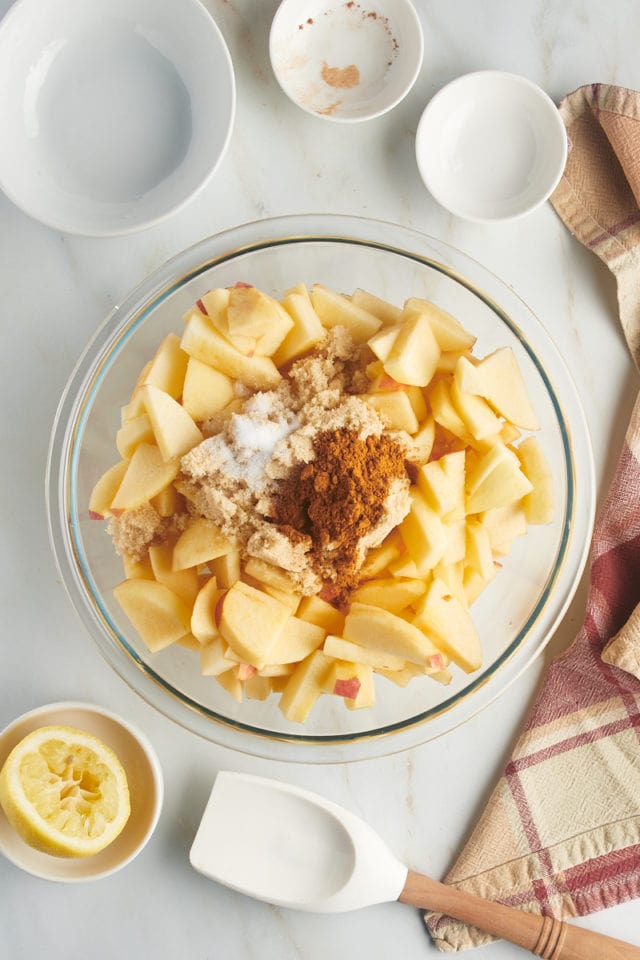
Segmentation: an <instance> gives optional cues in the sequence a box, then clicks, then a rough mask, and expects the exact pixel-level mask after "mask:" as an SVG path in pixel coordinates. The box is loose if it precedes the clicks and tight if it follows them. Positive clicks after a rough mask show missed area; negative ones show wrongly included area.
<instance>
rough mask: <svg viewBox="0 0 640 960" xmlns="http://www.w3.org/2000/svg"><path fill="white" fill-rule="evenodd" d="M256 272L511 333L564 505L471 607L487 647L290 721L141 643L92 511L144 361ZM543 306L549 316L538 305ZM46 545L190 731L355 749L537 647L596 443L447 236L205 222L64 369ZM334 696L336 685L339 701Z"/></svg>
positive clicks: (239, 740)
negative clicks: (220, 289) (430, 309)
mask: <svg viewBox="0 0 640 960" xmlns="http://www.w3.org/2000/svg"><path fill="white" fill-rule="evenodd" d="M238 280H243V281H248V282H251V283H253V284H255V285H256V286H258V287H260V288H262V289H265V290H267V291H269V292H271V293H274V294H282V293H283V292H284V291H285V290H287V289H288V288H290V287H292V286H293V285H295V284H296V283H298V282H300V281H304V282H305V283H306V284H308V285H311V284H312V283H314V282H319V283H323V284H326V285H327V286H330V287H332V288H333V289H335V290H339V291H346V292H350V291H353V290H354V289H355V288H357V287H362V288H365V289H368V290H370V291H371V292H373V293H374V294H377V295H378V296H381V297H384V298H387V299H388V300H390V301H392V302H394V303H398V304H401V303H402V302H403V301H404V300H405V298H407V297H408V296H412V295H413V296H418V297H425V298H428V299H431V300H433V301H435V302H436V303H437V304H439V305H440V306H442V307H444V308H445V309H446V310H448V311H449V312H451V313H452V314H454V315H455V316H457V317H459V318H460V319H461V320H462V321H463V323H464V324H465V326H466V327H467V328H468V329H469V330H470V331H472V332H473V333H474V334H475V335H476V336H477V338H478V343H477V348H476V352H477V354H478V355H484V354H486V353H488V352H490V351H491V350H494V349H496V348H497V347H499V346H511V347H512V348H513V350H514V352H515V354H516V357H517V359H518V361H519V364H520V366H521V369H522V371H523V375H524V377H525V380H526V384H527V388H528V391H529V394H530V396H531V400H532V402H533V405H534V408H535V410H536V412H537V416H538V418H539V421H540V424H541V430H540V442H541V443H542V445H543V449H544V451H545V453H546V456H547V458H548V460H549V462H550V464H551V466H552V469H553V484H554V493H555V501H556V515H555V519H554V521H553V523H551V524H549V525H547V526H538V527H532V528H530V529H529V531H528V533H527V534H526V536H524V537H521V538H519V539H517V540H516V541H515V543H514V548H513V550H512V552H511V553H510V555H509V556H508V557H506V558H504V565H503V568H502V569H501V570H500V572H499V574H498V576H496V577H495V579H494V580H493V581H492V582H491V584H490V585H489V586H488V587H487V589H486V590H485V591H484V592H483V593H482V594H481V596H480V598H479V599H478V600H477V601H476V603H475V604H474V605H473V607H472V612H473V617H474V620H475V622H476V625H477V627H478V629H479V632H480V635H481V640H482V646H483V651H484V663H483V666H482V668H481V669H480V670H478V671H477V672H476V673H473V674H470V675H467V674H464V673H463V672H462V671H460V670H458V669H455V671H454V679H453V681H452V682H451V684H450V685H449V686H442V685H440V684H438V683H435V682H434V681H432V680H430V679H429V678H425V677H423V678H420V679H415V680H412V681H411V683H410V684H409V685H408V686H407V687H406V688H404V689H401V688H399V687H397V686H395V685H394V684H392V683H390V682H389V681H387V680H385V679H384V678H379V680H378V684H377V702H376V705H375V707H373V708H372V709H368V710H353V711H352V710H346V709H345V708H344V706H343V704H342V701H341V700H339V698H337V697H322V698H321V699H320V701H319V702H318V703H317V704H316V706H315V707H314V709H313V711H312V713H311V716H310V718H309V720H308V721H307V722H306V723H305V724H304V725H302V724H297V723H292V722H289V721H287V720H286V719H285V718H284V716H283V715H282V713H281V712H280V710H279V708H278V702H277V697H276V696H275V695H273V696H271V697H269V699H267V700H265V701H263V702H258V701H246V702H244V703H242V704H238V703H236V702H235V701H234V700H233V699H232V698H231V697H230V696H229V694H228V693H226V691H225V690H223V689H222V688H221V687H220V686H219V685H218V684H217V683H216V681H215V680H214V679H212V678H211V677H203V676H201V675H200V664H199V658H198V655H197V653H193V652H192V651H190V650H188V649H185V648H184V647H182V646H174V647H171V648H168V649H165V650H163V651H161V652H159V653H155V654H151V653H149V651H148V650H147V649H146V647H145V646H144V644H143V643H142V641H141V640H140V638H139V637H138V636H137V634H136V632H135V631H134V630H133V629H132V627H131V625H130V624H129V622H128V621H127V619H126V617H125V616H124V614H123V612H122V610H121V609H120V608H119V606H118V604H117V603H116V601H115V599H114V597H113V594H112V590H113V587H114V586H115V585H116V583H118V582H119V581H120V580H121V579H122V576H123V574H122V565H121V562H120V559H119V558H118V557H117V556H116V555H115V552H114V550H113V547H112V544H111V540H110V538H109V536H108V534H107V532H106V531H105V524H104V522H101V521H96V520H92V519H91V518H90V516H89V509H88V505H89V497H90V494H91V490H92V488H93V485H94V484H95V482H96V480H97V479H98V478H99V477H100V475H101V474H102V473H103V471H104V470H106V469H107V468H108V467H110V466H111V464H112V463H114V462H115V461H116V459H117V454H116V452H115V446H114V439H115V434H116V430H117V429H118V427H119V424H120V408H121V407H122V405H123V404H124V403H126V402H127V399H128V397H129V395H130V393H131V391H132V389H133V387H134V384H135V382H136V378H137V376H138V373H139V371H140V369H141V368H142V366H143V364H144V363H145V361H146V360H147V359H148V358H149V357H150V356H151V355H152V353H153V352H154V351H155V349H156V347H157V345H158V343H159V342H160V340H161V339H162V338H163V337H164V336H165V335H166V334H167V333H169V332H170V331H175V332H178V333H179V332H180V330H181V328H182V326H183V322H182V319H181V318H182V315H183V313H184V312H185V311H186V310H187V309H188V308H189V307H190V306H191V305H192V304H193V303H194V302H195V301H196V300H197V299H198V298H199V297H200V296H202V294H203V293H204V292H205V291H206V290H208V289H209V288H211V287H216V286H227V285H231V284H233V283H235V282H236V281H238ZM548 319H549V320H551V319H552V318H548ZM47 497H48V508H49V518H50V527H51V536H52V542H53V547H54V551H55V555H56V560H57V563H58V566H59V569H60V573H61V576H62V579H63V581H64V583H65V586H66V588H67V590H68V592H69V594H70V597H71V600H72V602H73V604H74V606H75V607H76V609H77V611H78V613H79V614H80V616H81V617H82V620H83V622H84V624H85V626H86V629H87V633H88V634H89V635H90V636H91V637H92V638H93V640H95V641H96V643H97V645H98V648H99V649H100V651H101V652H102V653H103V655H104V656H105V657H106V659H107V660H108V661H109V663H111V664H112V666H113V667H114V668H115V670H116V671H117V672H118V673H119V674H120V676H121V677H122V678H123V679H124V680H126V681H127V683H129V684H130V686H131V687H133V688H134V689H135V690H137V691H138V692H139V693H140V694H142V696H143V697H145V698H146V699H147V700H148V701H149V702H150V703H152V704H154V705H155V706H156V707H157V708H158V709H159V710H161V711H162V712H163V713H165V714H167V715H168V716H170V717H172V718H173V719H174V720H176V721H178V722H179V723H181V724H183V725H184V726H185V727H187V728H189V729H191V730H193V731H194V732H196V733H198V734H200V735H202V736H204V737H207V738H209V739H211V740H213V741H216V742H218V743H222V744H225V745H227V746H231V747H234V748H236V749H239V750H242V751H245V752H247V753H255V754H259V755H264V756H267V757H274V758H278V759H287V760H301V761H304V762H312V761H338V760H353V759H356V758H360V757H369V756H375V755H376V754H383V753H391V752H394V751H397V750H401V749H403V748H405V747H410V746H414V745H415V744H417V743H420V742H422V741H425V740H429V739H432V738H434V737H437V736H440V735H442V734H444V733H446V732H447V731H448V730H450V729H451V728H452V727H455V726H457V725H458V724H461V723H464V721H465V720H466V719H468V718H469V717H470V716H472V715H473V714H474V713H476V712H477V711H478V710H479V709H481V708H482V707H484V706H486V705H487V704H489V703H490V702H491V701H492V700H493V699H494V698H495V697H496V696H498V695H499V694H500V693H501V692H502V691H503V690H505V689H506V687H507V686H508V685H509V683H511V681H512V680H513V679H514V678H515V677H517V676H518V675H519V674H520V672H521V671H522V670H523V669H524V668H525V667H526V666H527V664H528V663H530V662H531V660H532V659H533V658H534V657H535V656H536V655H537V654H538V653H539V652H540V651H541V650H542V648H543V647H544V645H545V643H546V642H547V640H548V639H549V637H550V636H551V634H552V633H553V630H554V628H555V627H556V625H557V624H558V622H559V620H560V618H561V617H562V615H563V613H564V611H565V610H566V608H567V605H568V603H569V601H570V599H571V597H572V595H573V592H574V590H575V587H576V584H577V580H578V577H579V575H580V573H581V571H582V568H583V565H584V562H585V558H586V555H587V551H588V546H589V540H590V534H591V526H592V521H593V508H594V483H593V467H592V459H591V450H590V444H589V438H588V433H587V428H586V425H585V420H584V415H583V413H582V410H581V407H580V404H579V401H578V397H577V394H576V391H575V388H574V386H573V383H572V381H571V378H570V376H569V374H568V373H567V369H566V367H565V365H564V363H563V361H562V359H561V358H560V356H559V355H558V353H557V351H556V349H555V347H554V346H553V343H552V342H551V340H550V339H549V336H548V335H547V333H546V332H545V329H544V327H543V325H542V324H541V323H540V321H539V320H538V319H537V318H536V317H535V316H534V315H533V314H532V313H531V311H530V310H529V309H528V308H527V307H526V306H525V304H524V303H523V302H522V300H520V299H519V298H518V297H517V295H516V294H515V293H513V292H512V291H511V290H510V289H509V288H508V287H507V286H505V285H504V284H503V283H501V282H500V281H499V280H498V279H497V278H496V277H494V276H493V275H492V274H490V273H489V272H488V271H486V270H485V269H483V268H482V267H481V266H480V265H479V264H477V263H476V262H474V261H473V260H471V259H469V258H468V257H466V256H465V255H464V254H462V253H460V252H459V251H457V250H454V249H453V248H452V247H449V246H447V245H446V244H444V243H441V242H440V241H438V240H434V239H432V238H429V237H425V236H423V235H421V234H419V233H416V232H414V231H412V230H407V229H404V228H401V227H398V226H394V225H393V224H388V223H381V222H377V221H368V220H361V219H356V218H352V217H336V216H323V215H317V216H296V217H284V218H281V219H276V220H263V221H260V222H258V223H252V224H247V225H244V226H241V227H238V228H236V229H233V230H230V231H227V232H226V233H222V234H220V235H218V236H215V237H211V238H209V239H208V240H204V241H202V242H201V243H199V244H197V245H196V246H195V247H192V248H191V249H190V250H187V251H185V252H184V253H182V254H180V255H179V256H178V257H176V258H175V259H173V260H172V261H170V262H169V263H168V264H166V265H165V266H164V267H162V268H161V269H160V270H158V271H157V272H156V273H154V274H153V275H152V276H150V277H149V278H148V279H147V280H145V281H144V283H143V284H141V286H139V287H138V288H137V289H136V290H134V291H133V292H132V293H131V295H130V296H129V297H128V298H127V299H126V300H125V301H124V302H123V303H122V304H120V306H119V307H118V308H117V309H116V310H115V311H114V312H113V314H112V315H111V316H110V317H109V318H108V319H107V320H106V321H105V323H104V325H103V326H102V327H101V328H100V330H99V331H98V332H97V334H96V335H95V337H94V338H93V340H92V342H91V343H90V344H89V346H88V347H87V349H86V351H85V352H84V354H83V356H82V357H81V358H80V360H79V362H78V365H77V367H76V369H75V371H74V373H73V374H72V376H71V379H70V380H69V383H68V386H67V388H66V390H65V393H64V396H63V397H62V400H61V403H60V407H59V410H58V414H57V418H56V422H55V427H54V430H53V436H52V442H51V449H50V457H49V469H48V480H47ZM335 701H339V702H338V703H335Z"/></svg>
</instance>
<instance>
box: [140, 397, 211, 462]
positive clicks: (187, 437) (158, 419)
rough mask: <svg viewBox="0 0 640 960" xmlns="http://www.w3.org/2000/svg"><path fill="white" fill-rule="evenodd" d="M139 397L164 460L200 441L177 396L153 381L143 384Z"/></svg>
mask: <svg viewBox="0 0 640 960" xmlns="http://www.w3.org/2000/svg"><path fill="white" fill-rule="evenodd" d="M142 399H143V403H144V406H145V410H146V411H147V414H148V416H149V420H150V421H151V427H152V429H153V433H154V436H155V439H156V443H157V444H158V448H159V450H160V453H161V454H162V456H163V458H164V460H166V461H169V460H175V459H176V457H182V456H184V454H185V453H188V452H189V450H191V449H192V447H195V446H196V445H197V444H198V443H200V442H201V441H202V439H203V438H202V434H201V433H200V431H199V430H198V428H197V427H196V425H195V423H194V422H193V420H192V418H191V417H190V416H189V414H188V413H187V411H186V410H185V409H184V407H182V406H181V405H180V404H179V403H178V401H177V400H174V399H173V397H170V396H169V394H168V393H165V392H164V390H159V389H158V388H157V387H154V386H153V385H152V384H149V383H147V384H145V385H144V386H143V387H142Z"/></svg>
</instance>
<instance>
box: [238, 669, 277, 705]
mask: <svg viewBox="0 0 640 960" xmlns="http://www.w3.org/2000/svg"><path fill="white" fill-rule="evenodd" d="M271 692H272V690H271V679H270V677H261V676H260V674H258V673H256V674H254V676H253V677H249V678H248V679H247V680H245V682H244V695H245V697H246V698H247V700H266V699H267V697H268V696H270V694H271Z"/></svg>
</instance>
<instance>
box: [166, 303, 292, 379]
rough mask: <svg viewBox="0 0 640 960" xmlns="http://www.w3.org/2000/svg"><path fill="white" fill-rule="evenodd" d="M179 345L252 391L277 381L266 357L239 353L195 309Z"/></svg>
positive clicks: (276, 375) (277, 375) (190, 354)
mask: <svg viewBox="0 0 640 960" xmlns="http://www.w3.org/2000/svg"><path fill="white" fill-rule="evenodd" d="M181 346H182V349H183V350H184V351H185V353H188V354H189V356H190V357H195V358H196V359H197V360H202V362H203V363H208V364H210V365H211V366H212V367H215V368H216V370H220V371H221V372H222V373H226V374H227V376H229V377H231V378H232V379H233V380H241V381H242V383H244V384H246V385H247V386H248V387H252V388H253V389H254V390H271V389H272V388H273V387H276V386H277V385H278V383H279V381H280V380H281V374H280V372H279V370H278V368H277V367H276V365H275V363H274V362H273V360H271V358H270V357H257V356H256V357H248V356H245V355H244V354H242V353H240V351H239V350H237V349H236V348H235V347H234V346H233V344H231V343H229V341H228V340H226V339H225V338H224V337H223V336H222V334H220V333H219V332H218V331H217V330H216V329H215V328H214V327H213V325H212V324H211V323H210V321H209V319H208V317H206V316H205V315H204V314H202V313H200V311H199V310H192V311H191V312H190V313H189V314H188V316H187V322H186V327H185V330H184V333H183V335H182V341H181Z"/></svg>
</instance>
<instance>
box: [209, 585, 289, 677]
mask: <svg viewBox="0 0 640 960" xmlns="http://www.w3.org/2000/svg"><path fill="white" fill-rule="evenodd" d="M290 616H291V613H290V611H289V610H288V609H287V607H285V606H284V605H283V604H282V603H280V602H279V601H278V600H275V599H274V598H273V597H270V596H269V595H268V594H266V593H263V592H262V591H261V590H256V589H255V588H254V587H251V586H249V584H247V583H243V582H242V580H238V581H237V582H236V583H234V585H233V586H232V587H231V588H230V589H229V590H228V591H227V592H226V594H225V595H224V598H223V600H222V602H221V615H220V623H219V629H220V633H221V634H222V636H223V637H224V639H225V640H226V641H227V643H228V644H229V646H230V647H231V648H232V649H233V650H234V651H235V652H236V653H238V654H239V655H240V656H241V657H242V659H243V660H245V661H246V662H247V663H252V664H253V665H254V666H255V667H257V668H258V669H260V668H261V667H264V666H266V664H268V663H271V650H272V647H273V646H274V645H275V643H276V640H277V639H278V637H279V636H280V634H281V633H282V631H283V629H284V625H285V623H286V622H287V620H288V619H289V617H290Z"/></svg>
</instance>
